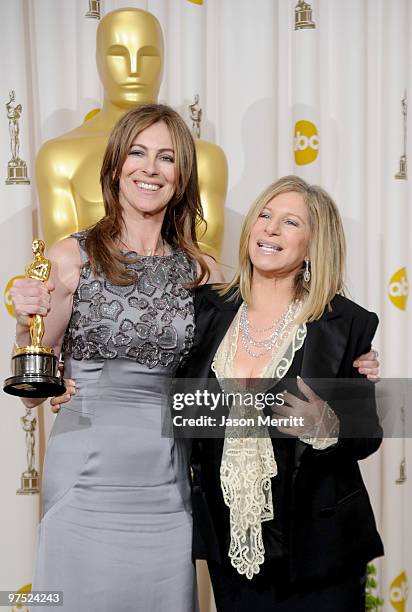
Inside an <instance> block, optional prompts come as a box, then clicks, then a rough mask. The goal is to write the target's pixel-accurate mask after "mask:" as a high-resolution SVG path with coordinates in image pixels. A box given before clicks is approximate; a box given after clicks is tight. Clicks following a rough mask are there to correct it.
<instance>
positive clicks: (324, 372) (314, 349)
mask: <svg viewBox="0 0 412 612" xmlns="http://www.w3.org/2000/svg"><path fill="white" fill-rule="evenodd" d="M351 325H352V317H351V316H350V315H341V314H339V313H337V312H330V313H325V314H324V315H323V316H322V317H321V318H320V319H319V320H318V321H314V322H313V323H308V324H307V335H306V340H305V344H304V346H303V357H302V369H301V372H300V375H301V377H302V378H303V380H305V381H306V382H307V383H308V384H309V386H311V381H310V379H311V378H312V379H316V378H335V377H336V376H337V374H338V372H339V368H340V365H341V363H342V359H343V356H344V354H345V349H346V345H347V343H348V339H349V332H350V328H351ZM308 379H309V380H308ZM307 448H308V446H307V444H305V443H304V442H301V441H300V440H298V439H296V446H295V469H296V468H298V467H299V464H300V461H301V458H302V455H303V453H304V452H305V450H306V449H307Z"/></svg>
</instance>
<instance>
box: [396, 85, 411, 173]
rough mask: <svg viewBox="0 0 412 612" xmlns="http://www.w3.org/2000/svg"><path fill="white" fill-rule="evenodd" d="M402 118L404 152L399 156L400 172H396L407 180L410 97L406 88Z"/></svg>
mask: <svg viewBox="0 0 412 612" xmlns="http://www.w3.org/2000/svg"><path fill="white" fill-rule="evenodd" d="M401 107H402V118H403V153H402V155H401V156H400V158H399V172H397V173H396V174H395V178H396V179H401V180H404V181H406V180H407V178H408V160H407V157H406V146H407V143H406V137H407V133H408V97H407V92H406V90H405V95H404V97H403V98H402V100H401Z"/></svg>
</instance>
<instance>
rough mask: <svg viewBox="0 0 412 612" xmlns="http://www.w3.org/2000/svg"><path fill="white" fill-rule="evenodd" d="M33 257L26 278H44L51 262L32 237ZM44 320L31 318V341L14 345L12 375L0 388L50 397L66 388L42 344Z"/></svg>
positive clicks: (52, 357)
mask: <svg viewBox="0 0 412 612" xmlns="http://www.w3.org/2000/svg"><path fill="white" fill-rule="evenodd" d="M32 250H33V255H34V257H33V261H32V262H31V263H30V264H29V265H28V266H27V269H26V278H35V279H37V280H40V281H42V282H46V281H47V280H48V278H49V276H50V269H51V262H50V260H49V259H47V257H45V256H44V242H43V240H33V243H32ZM43 335H44V321H43V317H42V316H41V315H39V314H37V315H33V316H32V317H31V322H30V342H31V343H30V345H29V346H24V347H19V348H16V351H15V354H14V356H13V358H12V367H13V376H10V378H7V379H6V380H5V381H4V387H3V390H4V391H5V392H6V393H9V394H10V395H17V396H18V397H51V396H54V395H61V394H62V393H64V392H65V390H66V388H65V386H64V382H63V379H62V378H60V377H59V376H57V373H58V365H59V363H58V359H57V357H56V355H55V354H54V352H53V349H52V348H51V347H49V346H42V345H41V341H42V339H43Z"/></svg>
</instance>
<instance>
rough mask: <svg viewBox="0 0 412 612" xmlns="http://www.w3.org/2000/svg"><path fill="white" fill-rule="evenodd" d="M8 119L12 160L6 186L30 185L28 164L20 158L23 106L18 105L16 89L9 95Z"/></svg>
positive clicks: (8, 165) (8, 168)
mask: <svg viewBox="0 0 412 612" xmlns="http://www.w3.org/2000/svg"><path fill="white" fill-rule="evenodd" d="M6 110H7V119H8V120H9V133H10V150H11V160H10V161H9V163H8V164H7V179H6V185H29V184H30V180H29V178H28V177H27V164H26V162H25V161H23V160H22V159H21V158H20V155H19V154H20V127H19V121H20V116H21V112H22V105H21V104H16V94H15V91H14V89H12V91H11V92H10V93H9V101H8V102H7V104H6Z"/></svg>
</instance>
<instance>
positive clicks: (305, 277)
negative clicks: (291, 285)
mask: <svg viewBox="0 0 412 612" xmlns="http://www.w3.org/2000/svg"><path fill="white" fill-rule="evenodd" d="M310 276H311V274H310V270H309V259H305V271H304V272H303V280H304V281H305V283H309V282H310Z"/></svg>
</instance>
